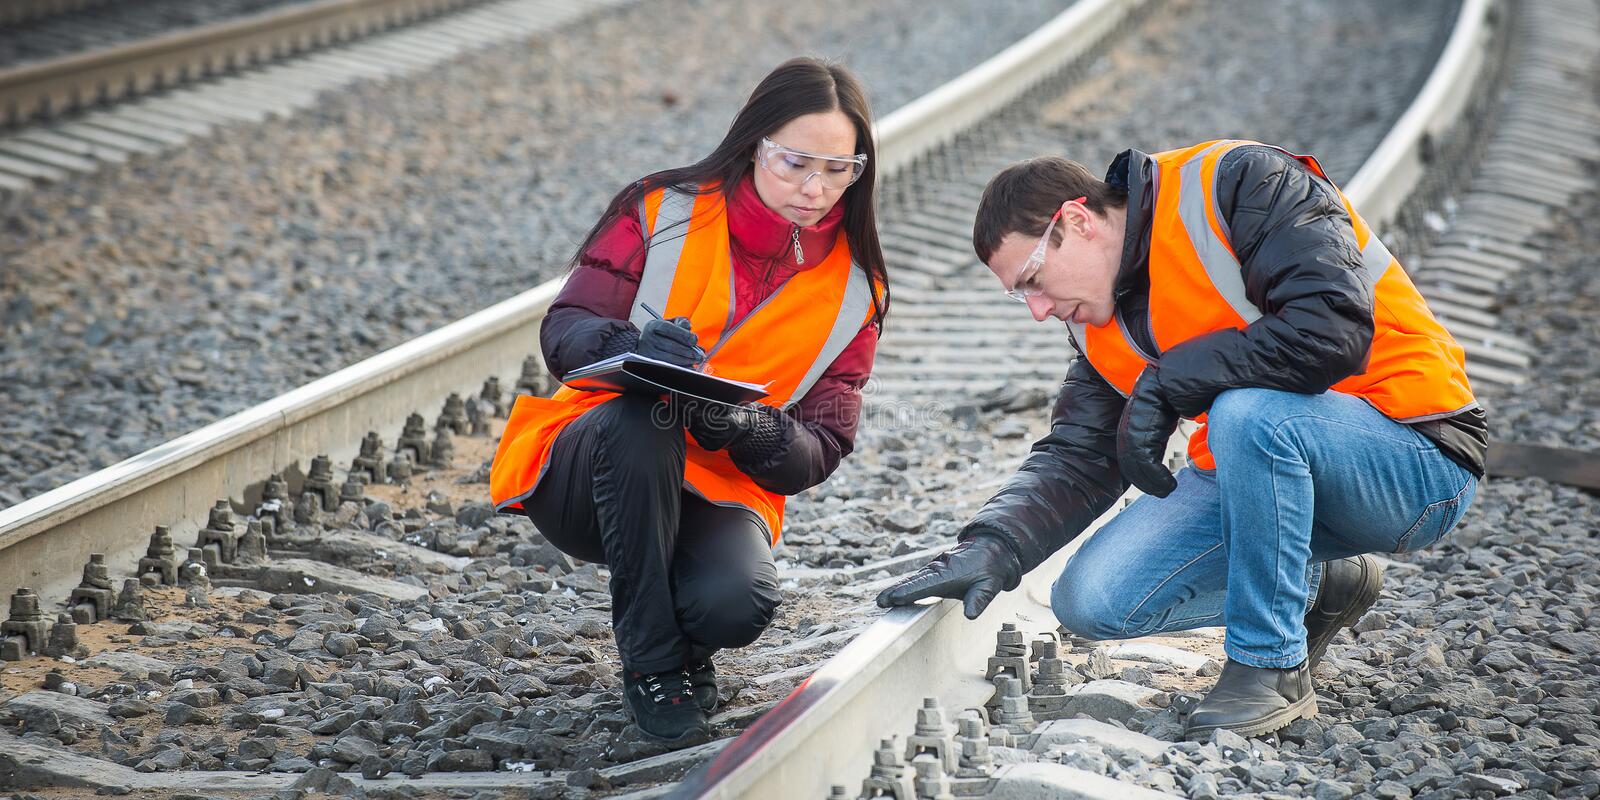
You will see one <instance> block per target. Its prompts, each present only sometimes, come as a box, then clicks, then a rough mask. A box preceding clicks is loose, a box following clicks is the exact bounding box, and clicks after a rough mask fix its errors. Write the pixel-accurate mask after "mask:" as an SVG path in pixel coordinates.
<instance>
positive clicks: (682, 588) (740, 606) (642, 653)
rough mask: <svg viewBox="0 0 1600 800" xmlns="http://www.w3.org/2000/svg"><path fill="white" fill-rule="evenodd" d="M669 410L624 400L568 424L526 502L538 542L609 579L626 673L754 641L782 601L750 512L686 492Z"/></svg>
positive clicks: (678, 432)
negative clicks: (599, 566)
mask: <svg viewBox="0 0 1600 800" xmlns="http://www.w3.org/2000/svg"><path fill="white" fill-rule="evenodd" d="M666 418H667V414H666V409H665V406H664V404H663V403H662V402H661V401H659V400H656V399H655V398H651V397H644V396H635V395H623V396H622V397H619V398H617V399H615V400H612V401H610V402H608V403H605V404H603V405H600V406H598V407H596V408H594V409H592V410H590V411H589V412H588V413H586V414H584V415H583V416H581V417H579V418H578V419H576V420H573V421H572V423H570V424H569V425H567V427H566V428H565V429H564V430H562V431H561V434H560V435H559V436H557V437H556V441H555V443H554V445H553V446H552V447H551V451H550V460H549V462H548V463H547V464H546V465H545V474H544V477H543V478H542V479H541V480H540V482H539V488H538V490H537V491H535V492H534V493H533V495H532V496H531V497H529V498H528V499H526V500H524V501H523V503H522V507H523V509H524V510H526V512H527V514H528V516H529V517H530V518H531V519H532V520H533V523H534V524H535V525H537V526H538V528H539V532H540V533H542V534H544V537H545V538H546V539H548V540H549V541H550V543H551V544H553V545H555V546H556V547H558V548H560V549H561V551H562V552H564V553H566V554H567V555H570V556H572V557H573V558H579V559H583V560H584V561H593V562H599V563H603V564H605V565H606V566H608V567H610V569H611V621H612V625H613V627H614V628H615V629H616V636H617V650H618V652H619V653H620V654H621V656H622V664H623V667H624V668H625V669H628V670H633V671H638V672H661V671H663V670H668V669H676V668H678V667H680V666H682V665H683V664H685V663H687V662H689V661H691V660H698V659H702V658H705V657H708V656H709V655H710V654H711V653H712V652H715V651H716V650H718V649H720V648H724V647H744V646H745V645H748V644H750V643H751V642H753V641H755V640H756V637H757V636H760V635H761V632H762V631H763V630H766V628H767V625H769V624H771V622H772V615H773V613H774V612H775V611H776V610H777V608H778V604H779V603H780V602H781V601H782V595H781V593H780V592H779V591H778V569H777V566H776V565H775V564H773V562H772V547H771V545H770V544H769V543H768V540H767V534H766V532H765V529H764V528H763V526H762V525H761V523H760V518H759V517H758V516H757V515H756V514H755V512H753V511H750V510H749V509H746V508H742V507H740V508H729V507H724V506H717V505H713V504H711V503H709V502H707V501H706V500H704V499H702V498H700V497H699V496H697V495H694V494H692V493H689V492H687V491H685V490H684V488H683V463H684V450H685V447H686V445H685V443H684V436H683V429H682V428H681V427H679V426H677V425H671V424H667V423H666V422H665V420H666Z"/></svg>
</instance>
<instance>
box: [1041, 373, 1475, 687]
mask: <svg viewBox="0 0 1600 800" xmlns="http://www.w3.org/2000/svg"><path fill="white" fill-rule="evenodd" d="M1208 422H1209V429H1210V430H1209V434H1208V435H1209V442H1210V446H1211V452H1212V454H1213V455H1214V456H1215V457H1216V461H1217V468H1216V470H1215V472H1211V471H1206V470H1200V469H1196V468H1193V467H1190V468H1187V469H1183V470H1181V471H1179V472H1178V475H1177V478H1178V488H1177V489H1176V490H1174V491H1173V492H1172V494H1170V495H1168V496H1166V497H1164V498H1157V497H1151V496H1144V497H1140V498H1139V499H1138V500H1135V501H1134V502H1133V504H1132V505H1130V506H1128V508H1127V509H1125V510H1124V511H1123V512H1122V513H1121V514H1118V515H1117V516H1116V517H1115V518H1113V519H1112V520H1111V522H1109V523H1107V524H1106V525H1105V526H1104V527H1103V528H1101V529H1100V530H1099V531H1097V532H1096V533H1095V534H1094V535H1092V536H1091V537H1089V539H1088V540H1087V541H1086V542H1084V544H1083V546H1082V548H1080V549H1079V550H1078V552H1077V553H1075V554H1073V556H1072V558H1071V559H1070V560H1068V562H1067V566H1066V568H1065V569H1063V570H1062V573H1061V576H1060V577H1059V578H1057V579H1056V583H1055V586H1054V587H1053V588H1052V590H1051V604H1052V606H1053V608H1054V610H1055V614H1056V617H1057V618H1058V619H1059V620H1060V621H1061V624H1062V625H1063V626H1064V627H1065V628H1067V630H1069V631H1072V632H1073V633H1075V634H1077V635H1079V636H1083V637H1085V638H1089V639H1127V638H1132V637H1136V636H1148V635H1151V634H1155V633H1162V632H1167V631H1178V630H1187V629H1190V628H1202V627H1208V626H1213V625H1225V626H1226V627H1227V638H1226V641H1225V643H1224V648H1223V649H1224V651H1225V652H1226V653H1227V654H1228V658H1230V659H1232V660H1234V661H1237V662H1239V663H1242V664H1246V665H1249V666H1253V667H1275V668H1283V667H1292V666H1295V665H1298V664H1299V663H1300V662H1302V661H1304V660H1305V658H1306V630H1305V622H1304V616H1305V612H1306V610H1307V609H1308V608H1309V606H1310V604H1311V602H1313V601H1314V599H1315V597H1316V591H1315V590H1316V587H1317V584H1318V582H1319V581H1320V580H1321V575H1322V569H1321V564H1322V562H1324V561H1329V560H1332V559H1337V558H1344V557H1348V556H1353V555H1359V554H1361V553H1380V552H1381V553H1390V552H1393V553H1406V552H1411V551H1413V550H1421V549H1422V548H1424V547H1427V546H1429V545H1431V544H1433V543H1434V542H1436V541H1438V540H1439V539H1440V538H1441V537H1443V536H1444V535H1445V534H1446V533H1447V532H1449V531H1450V529H1451V528H1452V527H1454V526H1455V524H1456V521H1457V520H1459V519H1460V518H1461V514H1462V512H1464V511H1465V510H1466V508H1467V505H1468V504H1470V503H1471V502H1472V498H1473V495H1474V494H1475V493H1476V492H1477V487H1478V480H1477V478H1476V477H1474V476H1473V474H1472V473H1471V472H1469V471H1468V470H1466V469H1465V468H1463V467H1461V466H1460V465H1458V464H1456V463H1455V462H1453V461H1451V460H1450V459H1448V458H1446V457H1445V456H1444V454H1443V453H1441V452H1440V451H1439V448H1438V447H1437V446H1435V445H1434V444H1433V443H1432V442H1431V441H1429V440H1428V439H1427V438H1425V437H1423V436H1422V435H1421V434H1419V433H1417V432H1416V431H1415V430H1413V429H1412V428H1410V427H1409V426H1406V425H1402V424H1400V423H1398V422H1395V421H1394V420H1391V419H1389V418H1388V417H1385V416H1384V415H1383V414H1382V413H1381V412H1379V411H1378V410H1377V409H1375V408H1373V407H1372V406H1370V405H1368V404H1367V403H1366V401H1364V400H1361V399H1360V398H1357V397H1353V396H1351V395H1345V394H1339V393H1337V392H1325V393H1323V394H1318V395H1307V394H1295V393H1291V392H1279V391H1274V390H1270V389H1232V390H1229V391H1226V392H1223V393H1222V394H1220V395H1218V396H1217V399H1216V401H1215V402H1214V403H1213V404H1212V406H1211V411H1210V414H1209V417H1208Z"/></svg>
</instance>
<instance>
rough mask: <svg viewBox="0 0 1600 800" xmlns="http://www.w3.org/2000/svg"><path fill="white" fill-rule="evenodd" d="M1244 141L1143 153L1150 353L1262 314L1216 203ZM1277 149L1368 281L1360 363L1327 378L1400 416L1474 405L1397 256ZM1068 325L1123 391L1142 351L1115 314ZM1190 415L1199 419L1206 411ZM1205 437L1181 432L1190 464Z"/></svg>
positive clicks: (1205, 454)
mask: <svg viewBox="0 0 1600 800" xmlns="http://www.w3.org/2000/svg"><path fill="white" fill-rule="evenodd" d="M1245 145H1252V146H1262V145H1259V144H1258V143H1256V142H1248V141H1240V140H1222V141H1213V142H1203V143H1201V144H1198V145H1195V146H1193V147H1189V148H1185V149H1182V150H1173V151H1168V152H1165V153H1158V154H1156V155H1154V156H1152V157H1151V159H1152V161H1153V162H1154V164H1155V174H1156V175H1157V176H1158V181H1159V182H1158V183H1157V188H1156V191H1155V192H1154V196H1155V200H1154V202H1153V204H1152V208H1153V212H1152V219H1151V222H1150V225H1151V251H1150V262H1149V267H1148V268H1149V271H1150V292H1151V296H1150V310H1149V316H1148V318H1147V321H1148V323H1149V325H1150V333H1151V337H1152V338H1153V339H1154V343H1155V346H1156V347H1157V349H1158V352H1157V353H1156V354H1152V355H1153V356H1154V357H1159V353H1160V352H1165V351H1166V350H1168V349H1170V348H1172V347H1174V346H1176V345H1178V344H1181V343H1182V342H1184V341H1187V340H1189V339H1191V338H1195V337H1198V336H1203V335H1205V334H1208V333H1211V332H1213V331H1216V330H1221V329H1224V328H1229V327H1232V328H1243V327H1245V326H1247V325H1249V324H1251V323H1253V322H1255V321H1256V320H1258V319H1260V318H1261V317H1262V316H1263V313H1262V311H1261V309H1259V308H1257V307H1256V305H1255V304H1254V303H1252V302H1250V300H1249V298H1248V297H1246V295H1245V283H1244V272H1243V268H1242V267H1241V265H1240V263H1239V260H1238V258H1237V257H1236V256H1235V255H1234V252H1233V247H1232V245H1231V244H1230V243H1229V241H1228V238H1227V236H1228V230H1227V223H1226V220H1224V219H1222V217H1221V215H1220V214H1219V213H1218V211H1217V204H1216V202H1217V201H1216V197H1217V192H1216V187H1215V180H1216V176H1217V167H1218V164H1219V163H1220V161H1221V159H1222V157H1223V156H1224V155H1226V154H1227V153H1228V152H1229V151H1231V150H1233V149H1234V148H1236V147H1240V146H1245ZM1267 146H1270V145H1267ZM1274 149H1278V150H1282V148H1274ZM1282 152H1284V153H1286V154H1288V155H1290V156H1292V157H1293V158H1296V159H1297V160H1299V161H1300V162H1301V163H1302V164H1303V165H1305V167H1306V169H1307V170H1309V171H1310V172H1311V173H1312V174H1313V175H1315V176H1316V178H1317V180H1319V181H1321V182H1322V183H1323V184H1324V185H1325V186H1326V188H1328V189H1329V190H1331V191H1333V192H1334V193H1335V195H1336V196H1337V197H1338V198H1339V200H1340V202H1341V203H1342V204H1343V205H1344V207H1345V210H1346V211H1347V212H1348V213H1349V215H1350V222H1351V226H1352V229H1353V232H1354V238H1355V244H1356V247H1357V248H1358V249H1359V250H1360V253H1361V274H1362V279H1363V280H1362V282H1363V283H1364V284H1365V285H1366V286H1367V288H1368V290H1369V291H1371V292H1372V293H1373V298H1374V303H1373V327H1374V335H1373V341H1372V346H1371V348H1370V349H1369V352H1368V363H1367V367H1366V369H1364V370H1363V371H1362V372H1359V373H1357V374H1355V375H1352V376H1350V377H1348V378H1345V379H1344V380H1342V381H1340V382H1338V383H1336V384H1334V385H1333V386H1332V387H1330V388H1331V389H1332V390H1333V391H1338V392H1343V393H1345V394H1351V395H1355V396H1357V397H1361V398H1363V399H1365V400H1366V401H1367V402H1368V403H1370V404H1372V405H1373V406H1374V407H1375V408H1377V409H1378V410H1379V411H1382V412H1383V413H1384V414H1385V415H1387V416H1388V417H1390V418H1391V419H1394V420H1396V421H1399V422H1415V421H1420V420H1424V419H1431V418H1437V417H1443V416H1449V415H1451V414H1456V413H1459V412H1461V411H1463V410H1465V409H1468V408H1472V407H1475V406H1476V405H1477V401H1476V400H1475V399H1474V397H1473V395H1472V391H1471V387H1470V385H1469V384H1468V382H1467V378H1466V368H1465V355H1464V353H1463V351H1462V349H1461V347H1460V346H1459V345H1458V344H1456V342H1455V340H1454V339H1453V338H1452V337H1451V336H1450V334H1449V332H1448V331H1446V330H1445V329H1444V327H1443V326H1442V325H1440V324H1439V323H1438V321H1437V320H1436V319H1434V317H1433V315H1432V313H1431V312H1429V311H1428V309H1427V305H1426V303H1425V302H1424V301H1423V299H1422V296H1421V294H1420V293H1418V292H1417V290H1416V287H1415V286H1414V285H1412V283H1411V279H1410V277H1409V276H1407V275H1406V273H1405V270H1404V269H1403V268H1401V266H1400V264H1399V262H1398V261H1396V260H1395V258H1394V256H1393V255H1392V254H1391V253H1390V252H1389V250H1388V248H1387V247H1385V246H1384V244H1383V242H1382V241H1380V240H1379V238H1378V237H1377V236H1376V235H1375V234H1374V233H1373V231H1372V230H1371V228H1370V227H1369V226H1368V225H1367V223H1366V221H1365V220H1363V219H1362V218H1361V215H1360V214H1358V213H1357V212H1356V210H1355V208H1354V207H1352V206H1351V204H1350V200H1349V198H1347V197H1345V196H1344V194H1343V193H1342V192H1340V191H1339V189H1338V187H1337V186H1335V185H1334V184H1333V182H1332V181H1330V180H1328V178H1327V175H1326V174H1325V173H1324V172H1323V171H1322V167H1321V165H1320V164H1318V163H1317V161H1316V159H1315V158H1312V157H1310V156H1298V155H1294V154H1293V153H1288V151H1286V150H1282ZM1172 184H1177V185H1176V186H1174V185H1172ZM1174 192H1176V194H1173V193H1174ZM1067 327H1068V329H1069V331H1070V332H1071V334H1072V337H1073V340H1074V345H1075V346H1076V347H1077V348H1078V350H1079V353H1080V354H1081V355H1082V356H1083V357H1084V358H1087V359H1088V360H1089V363H1090V364H1091V365H1092V366H1093V367H1094V368H1095V371H1096V372H1097V373H1099V374H1100V376H1101V377H1103V378H1104V379H1105V380H1106V382H1107V383H1109V384H1111V385H1112V386H1113V387H1115V388H1116V389H1117V391H1119V392H1121V393H1122V394H1123V395H1124V396H1126V395H1127V394H1128V393H1129V392H1130V391H1132V388H1133V384H1134V381H1136V380H1137V379H1138V377H1139V373H1140V372H1142V371H1143V370H1144V368H1145V367H1146V366H1147V364H1148V362H1147V361H1146V360H1145V358H1144V357H1142V356H1141V355H1139V353H1138V351H1137V350H1136V349H1135V347H1134V345H1133V343H1132V340H1131V339H1130V338H1129V337H1128V335H1127V333H1126V331H1124V330H1123V329H1122V327H1121V322H1120V320H1119V319H1118V318H1116V317H1113V319H1112V320H1110V321H1109V322H1108V323H1107V324H1106V325H1103V326H1100V327H1089V326H1085V325H1079V324H1076V323H1070V322H1069V323H1068V326H1067ZM1197 419H1199V420H1200V421H1201V422H1202V423H1203V422H1204V420H1205V415H1203V414H1202V415H1200V417H1198V418H1197ZM1205 439H1206V431H1205V427H1204V426H1203V425H1202V427H1201V428H1200V429H1199V430H1198V431H1197V432H1196V433H1195V434H1194V436H1193V437H1192V438H1191V439H1190V446H1189V453H1190V457H1191V459H1192V460H1193V461H1194V462H1195V463H1196V465H1197V466H1202V467H1211V466H1213V465H1214V461H1213V460H1212V458H1211V454H1210V451H1209V449H1208V448H1207V447H1206V444H1205Z"/></svg>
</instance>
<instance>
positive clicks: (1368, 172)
mask: <svg viewBox="0 0 1600 800" xmlns="http://www.w3.org/2000/svg"><path fill="white" fill-rule="evenodd" d="M1495 9H1496V0H1465V1H1464V2H1463V3H1462V5H1461V13H1460V14H1459V15H1458V16H1457V20H1458V21H1457V23H1456V26H1455V28H1454V29H1453V30H1452V31H1451V33H1450V38H1449V39H1448V40H1447V41H1446V42H1445V46H1444V50H1443V51H1442V52H1441V53H1440V54H1439V60H1438V61H1436V62H1434V66H1433V71H1432V72H1431V73H1429V75H1428V80H1427V81H1426V82H1425V83H1423V85H1422V88H1421V89H1420V90H1418V92H1417V97H1416V99H1415V100H1413V101H1412V103H1411V105H1410V106H1408V107H1407V108H1406V111H1405V113H1404V114H1401V115H1400V119H1399V120H1398V121H1396V122H1395V124H1394V127H1392V128H1390V129H1389V132H1388V133H1387V134H1385V135H1384V137H1383V141H1381V142H1379V143H1378V146H1377V148H1376V149H1374V150H1373V151H1372V155H1370V156H1368V157H1367V160H1366V161H1365V162H1363V163H1362V165H1361V169H1359V170H1357V171H1356V174H1355V177H1353V178H1351V179H1350V183H1349V185H1348V186H1345V187H1344V191H1345V194H1346V195H1348V196H1349V198H1350V202H1351V203H1352V204H1354V205H1355V206H1356V208H1359V209H1360V210H1361V216H1362V217H1363V218H1364V219H1366V220H1367V222H1368V223H1369V224H1371V225H1372V227H1374V228H1379V229H1381V228H1383V227H1384V226H1385V225H1388V224H1389V223H1391V222H1393V221H1394V218H1395V216H1396V215H1397V214H1399V213H1400V207H1401V206H1402V205H1403V204H1404V203H1405V201H1406V198H1407V197H1410V196H1411V192H1412V190H1413V189H1415V188H1416V186H1417V183H1418V182H1420V181H1421V180H1422V175H1423V173H1425V172H1427V171H1428V168H1429V166H1430V164H1431V162H1432V160H1433V148H1434V145H1435V143H1436V142H1438V141H1439V140H1440V139H1441V138H1442V137H1443V136H1444V134H1445V132H1446V131H1448V130H1449V129H1450V128H1451V127H1453V126H1454V125H1455V124H1456V122H1458V121H1459V120H1460V118H1461V115H1462V113H1463V112H1465V111H1466V110H1467V105H1468V103H1469V102H1470V101H1471V99H1472V90H1473V85H1474V84H1475V83H1476V82H1477V77H1478V74H1479V73H1480V72H1481V71H1482V69H1483V66H1484V63H1485V62H1486V60H1487V53H1488V49H1489V42H1490V40H1491V39H1492V38H1493V37H1494V35H1495V31H1494V27H1495V26H1494V22H1495V20H1496V19H1497V12H1496V10H1495Z"/></svg>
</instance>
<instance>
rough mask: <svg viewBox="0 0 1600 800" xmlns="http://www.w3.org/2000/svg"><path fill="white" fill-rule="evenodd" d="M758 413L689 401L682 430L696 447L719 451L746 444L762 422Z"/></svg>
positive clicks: (720, 404) (717, 404)
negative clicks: (742, 442) (742, 443)
mask: <svg viewBox="0 0 1600 800" xmlns="http://www.w3.org/2000/svg"><path fill="white" fill-rule="evenodd" d="M758 413H760V412H758V411H755V410H750V409H744V408H736V407H734V406H729V405H724V404H722V403H710V402H694V401H689V402H688V403H687V404H686V405H685V410H684V417H683V426H684V428H686V429H687V430H688V431H689V435H690V436H693V437H694V441H695V443H696V444H698V445H700V446H701V447H702V448H704V449H706V450H712V451H716V450H721V449H723V448H725V447H732V446H734V445H735V444H738V443H739V442H741V441H744V439H745V437H747V436H749V435H750V433H751V431H754V430H755V428H756V425H757V424H758V423H759V422H760V419H759V418H758V417H757V416H756V414H758Z"/></svg>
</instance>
